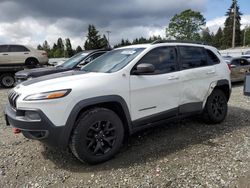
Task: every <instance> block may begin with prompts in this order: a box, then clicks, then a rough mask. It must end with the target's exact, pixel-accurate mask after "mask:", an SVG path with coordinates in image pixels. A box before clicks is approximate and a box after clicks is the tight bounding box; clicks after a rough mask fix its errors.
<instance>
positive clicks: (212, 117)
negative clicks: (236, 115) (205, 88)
mask: <svg viewBox="0 0 250 188" xmlns="http://www.w3.org/2000/svg"><path fill="white" fill-rule="evenodd" d="M217 95H220V96H221V97H223V100H224V101H225V103H224V110H223V115H222V116H220V117H219V118H218V117H216V116H215V115H214V113H213V112H212V100H213V99H214V97H215V96H217ZM227 111H228V105H227V97H226V95H225V94H224V93H223V92H222V91H221V90H219V89H215V90H214V91H213V92H212V93H211V95H210V96H209V97H208V99H207V103H206V112H207V115H208V116H209V119H210V121H212V122H213V123H221V122H222V121H223V120H224V119H225V118H226V116H227Z"/></svg>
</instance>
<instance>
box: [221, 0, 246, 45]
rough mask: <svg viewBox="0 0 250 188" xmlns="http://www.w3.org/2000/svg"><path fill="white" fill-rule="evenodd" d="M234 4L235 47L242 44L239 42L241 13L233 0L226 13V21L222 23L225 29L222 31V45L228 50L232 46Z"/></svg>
mask: <svg viewBox="0 0 250 188" xmlns="http://www.w3.org/2000/svg"><path fill="white" fill-rule="evenodd" d="M235 3H236V25H235V46H240V45H241V44H242V41H241V30H240V26H241V23H240V21H241V15H242V14H241V12H240V11H239V9H240V8H239V5H238V3H237V0H235V1H234V0H233V2H232V5H231V6H230V8H229V9H228V11H227V13H226V16H227V18H226V21H225V23H224V25H225V27H224V30H223V33H224V36H223V44H224V46H225V47H226V48H229V47H231V46H232V38H233V24H234V5H235Z"/></svg>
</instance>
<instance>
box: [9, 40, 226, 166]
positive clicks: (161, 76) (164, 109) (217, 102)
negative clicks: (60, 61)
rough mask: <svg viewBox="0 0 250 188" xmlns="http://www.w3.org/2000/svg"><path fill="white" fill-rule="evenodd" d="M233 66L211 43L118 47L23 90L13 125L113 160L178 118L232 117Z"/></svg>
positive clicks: (13, 94) (85, 156)
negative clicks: (138, 136)
mask: <svg viewBox="0 0 250 188" xmlns="http://www.w3.org/2000/svg"><path fill="white" fill-rule="evenodd" d="M230 93H231V81H230V69H229V67H228V65H227V64H226V63H225V62H224V60H223V59H222V57H221V56H220V55H219V53H218V51H217V49H215V48H214V47H211V46H206V45H200V44H193V43H176V42H169V41H157V42H154V43H152V44H143V45H132V46H127V47H122V48H117V49H114V50H112V51H110V52H108V53H106V54H104V55H102V56H101V57H99V58H97V59H95V60H94V61H92V62H91V63H89V64H87V65H86V66H84V67H83V68H82V69H81V71H68V72H65V73H57V74H53V75H48V76H43V77H40V78H35V79H32V80H29V81H26V82H23V83H22V84H20V85H18V86H17V87H15V88H14V89H13V90H12V91H10V93H9V103H8V104H7V106H6V109H5V113H6V120H7V125H12V126H13V127H15V128H16V129H17V130H20V131H21V132H22V133H23V135H24V136H25V137H27V138H30V139H37V140H39V141H42V142H45V143H46V144H50V145H53V146H60V147H63V148H64V147H67V146H69V147H70V149H71V151H72V153H73V154H74V155H75V156H76V157H77V158H78V159H79V160H80V161H86V162H88V163H91V164H93V163H100V162H104V161H107V160H109V159H110V158H112V157H113V156H114V155H115V154H116V153H117V152H118V151H119V149H120V148H121V146H122V144H123V141H124V140H125V139H126V137H127V136H128V135H130V134H133V133H135V132H136V131H138V130H141V129H143V128H146V127H149V126H153V125H156V124H159V123H162V122H168V121H171V120H173V119H176V118H184V117H187V116H191V115H195V114H204V116H205V117H206V119H207V121H208V122H210V123H216V124H217V123H221V122H222V121H223V120H224V119H225V118H226V115H227V108H228V106H227V103H228V100H229V97H230Z"/></svg>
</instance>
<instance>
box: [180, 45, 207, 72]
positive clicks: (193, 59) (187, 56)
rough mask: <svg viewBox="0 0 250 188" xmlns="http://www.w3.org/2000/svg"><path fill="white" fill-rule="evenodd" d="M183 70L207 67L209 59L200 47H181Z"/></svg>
mask: <svg viewBox="0 0 250 188" xmlns="http://www.w3.org/2000/svg"><path fill="white" fill-rule="evenodd" d="M179 49H180V58H181V64H182V69H191V68H197V67H203V66H207V65H208V64H207V57H206V54H205V53H204V49H203V48H200V47H191V46H180V47H179Z"/></svg>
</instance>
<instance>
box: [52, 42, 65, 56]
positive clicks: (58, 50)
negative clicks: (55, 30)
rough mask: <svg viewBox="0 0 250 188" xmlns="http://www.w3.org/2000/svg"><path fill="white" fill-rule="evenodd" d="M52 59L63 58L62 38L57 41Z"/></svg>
mask: <svg viewBox="0 0 250 188" xmlns="http://www.w3.org/2000/svg"><path fill="white" fill-rule="evenodd" d="M54 57H56V58H58V57H64V44H63V40H62V38H58V39H57V44H56V48H55V51H54Z"/></svg>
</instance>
